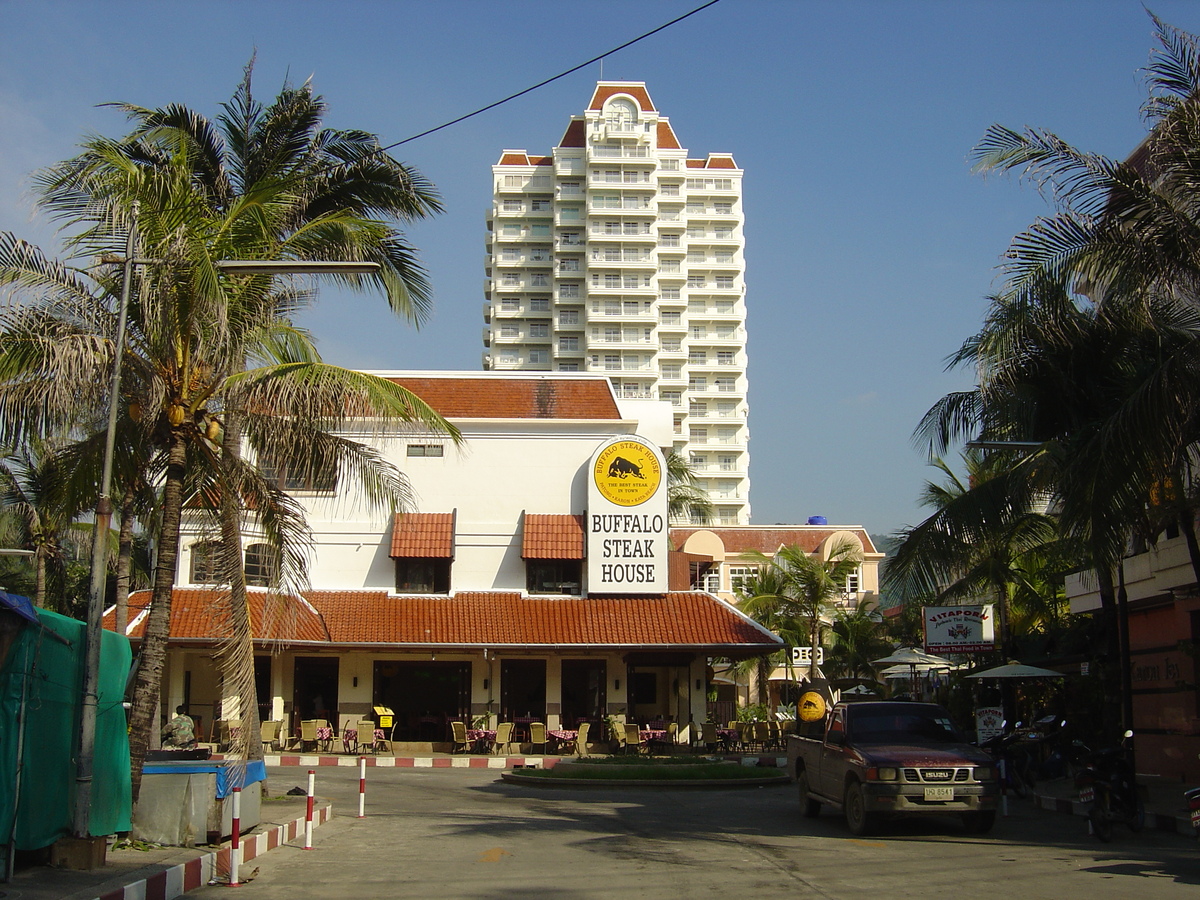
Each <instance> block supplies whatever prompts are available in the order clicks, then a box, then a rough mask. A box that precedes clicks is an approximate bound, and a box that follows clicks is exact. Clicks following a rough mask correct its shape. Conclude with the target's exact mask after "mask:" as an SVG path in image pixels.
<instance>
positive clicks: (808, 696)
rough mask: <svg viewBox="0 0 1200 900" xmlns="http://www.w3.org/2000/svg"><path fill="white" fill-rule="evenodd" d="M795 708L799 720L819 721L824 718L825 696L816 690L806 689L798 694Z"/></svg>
mask: <svg viewBox="0 0 1200 900" xmlns="http://www.w3.org/2000/svg"><path fill="white" fill-rule="evenodd" d="M796 709H797V710H798V711H799V712H798V715H799V716H800V721H802V722H819V721H820V720H821V719H823V718H825V698H824V697H822V696H821V695H820V694H818V693H817V692H816V691H806V692H805V693H803V694H801V695H800V702H799V703H797V704H796Z"/></svg>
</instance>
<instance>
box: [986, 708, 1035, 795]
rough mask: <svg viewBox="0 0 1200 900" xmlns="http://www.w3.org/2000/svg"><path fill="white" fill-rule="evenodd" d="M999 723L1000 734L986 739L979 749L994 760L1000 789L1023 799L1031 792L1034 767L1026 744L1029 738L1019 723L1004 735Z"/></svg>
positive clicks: (1031, 755)
mask: <svg viewBox="0 0 1200 900" xmlns="http://www.w3.org/2000/svg"><path fill="white" fill-rule="evenodd" d="M1005 724H1007V723H1001V726H1000V727H1001V729H1002V730H1001V732H1000V734H998V735H996V736H995V737H991V738H988V739H987V740H986V741H984V742H983V743H982V744H980V745H979V746H980V748H981V749H983V750H986V751H987V752H988V753H990V754H991V755H992V758H993V759H995V760H996V763H997V765H998V767H999V769H1000V787H1001V789H1002V790H1004V791H1011V792H1012V793H1014V794H1016V795H1017V796H1018V797H1025V796H1027V795H1028V794H1029V793H1031V792H1032V791H1033V786H1034V781H1035V777H1034V774H1035V770H1036V768H1037V767H1036V765H1035V763H1034V756H1033V754H1032V753H1031V752H1030V750H1029V747H1028V746H1027V742H1028V740H1029V736H1028V734H1027V733H1026V732H1024V731H1022V730H1021V723H1020V722H1018V723H1017V727H1016V728H1015V729H1013V730H1012V731H1009V732H1007V733H1005V732H1004V731H1003V728H1004V725H1005Z"/></svg>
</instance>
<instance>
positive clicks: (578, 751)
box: [575, 722, 591, 756]
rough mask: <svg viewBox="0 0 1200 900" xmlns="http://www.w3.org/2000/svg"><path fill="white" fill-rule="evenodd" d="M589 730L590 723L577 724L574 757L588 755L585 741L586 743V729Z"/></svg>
mask: <svg viewBox="0 0 1200 900" xmlns="http://www.w3.org/2000/svg"><path fill="white" fill-rule="evenodd" d="M589 728H591V722H580V723H579V731H578V732H577V733H576V735H575V755H576V756H587V755H588V749H587V741H588V729H589Z"/></svg>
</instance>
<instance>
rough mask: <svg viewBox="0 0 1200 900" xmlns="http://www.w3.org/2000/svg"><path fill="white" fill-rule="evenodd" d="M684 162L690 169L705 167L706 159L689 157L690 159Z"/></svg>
mask: <svg viewBox="0 0 1200 900" xmlns="http://www.w3.org/2000/svg"><path fill="white" fill-rule="evenodd" d="M684 162H685V164H686V165H687V167H688V168H689V169H703V168H704V160H702V159H689V160H685V161H684Z"/></svg>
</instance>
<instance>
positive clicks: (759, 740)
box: [754, 722, 771, 750]
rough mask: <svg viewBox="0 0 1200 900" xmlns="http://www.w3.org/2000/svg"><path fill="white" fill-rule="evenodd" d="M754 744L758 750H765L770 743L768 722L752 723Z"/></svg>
mask: <svg viewBox="0 0 1200 900" xmlns="http://www.w3.org/2000/svg"><path fill="white" fill-rule="evenodd" d="M754 743H755V744H757V745H758V749H759V750H766V749H767V746H768V745H769V744H770V743H771V723H770V722H755V723H754Z"/></svg>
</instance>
